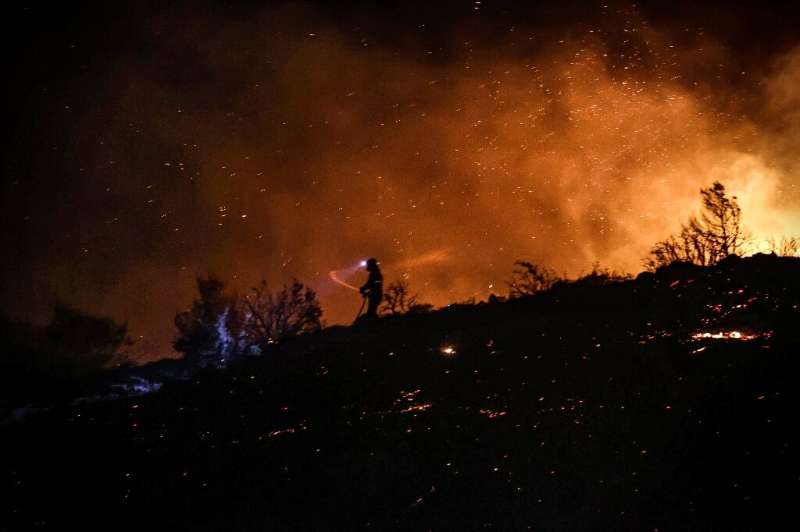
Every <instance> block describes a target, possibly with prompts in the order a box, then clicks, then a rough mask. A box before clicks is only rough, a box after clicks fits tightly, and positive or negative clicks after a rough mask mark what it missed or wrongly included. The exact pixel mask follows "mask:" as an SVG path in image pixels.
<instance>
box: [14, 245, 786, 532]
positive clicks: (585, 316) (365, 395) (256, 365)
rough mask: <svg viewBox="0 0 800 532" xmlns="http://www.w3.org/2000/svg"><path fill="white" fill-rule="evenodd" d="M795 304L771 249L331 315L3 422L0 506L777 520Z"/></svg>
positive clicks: (78, 511) (673, 521) (101, 523)
mask: <svg viewBox="0 0 800 532" xmlns="http://www.w3.org/2000/svg"><path fill="white" fill-rule="evenodd" d="M798 304H800V264H799V263H798V261H797V260H793V259H777V258H774V257H766V256H757V257H754V258H751V259H746V260H727V261H725V262H724V263H723V264H721V265H719V266H718V267H716V268H713V269H698V268H692V267H688V266H675V267H672V268H670V269H667V270H663V271H661V272H659V273H658V274H657V275H655V276H644V277H640V278H639V279H637V280H635V281H629V282H624V283H612V284H604V282H603V279H602V278H590V279H587V280H585V281H583V282H581V283H576V284H571V285H564V286H560V287H558V288H556V289H554V290H552V291H551V292H548V293H545V294H540V295H538V296H536V297H532V298H529V299H526V300H519V301H512V302H509V303H498V304H492V305H475V306H462V307H452V308H449V309H445V310H443V311H440V312H436V313H433V314H429V315H420V316H407V317H401V318H397V319H384V320H381V322H380V323H376V324H372V325H364V326H360V327H354V328H332V329H328V330H326V331H323V332H322V333H320V334H318V335H314V336H307V337H304V338H302V339H299V340H297V341H295V342H292V343H289V344H286V345H284V346H283V347H282V348H281V349H280V350H279V351H277V352H275V353H272V354H270V355H269V356H264V357H261V358H258V359H251V360H248V361H245V362H242V363H240V364H238V365H236V366H234V367H232V368H229V369H228V370H226V371H224V372H215V371H209V372H207V373H202V374H199V375H197V376H196V378H194V379H193V380H192V381H191V382H185V383H173V384H167V385H165V386H164V387H163V389H162V390H161V391H160V392H159V393H155V394H152V395H148V396H144V397H140V398H138V399H125V400H116V401H107V402H100V403H94V404H86V405H83V406H70V407H62V408H57V409H54V410H51V411H50V412H48V413H45V414H41V415H39V416H35V417H31V418H30V419H28V420H25V421H24V422H21V423H16V424H13V425H10V426H6V427H4V428H3V429H2V434H0V437H2V440H3V442H4V447H5V448H6V451H5V452H4V455H3V468H2V475H3V476H2V483H3V485H2V488H3V491H4V492H5V493H6V494H7V495H6V496H5V500H4V501H3V505H2V516H1V520H0V523H2V528H3V529H6V530H11V529H31V528H36V529H43V530H89V529H98V530H99V529H102V530H114V529H142V527H147V529H151V530H155V529H159V530H288V529H297V530H360V529H374V530H390V529H410V530H478V529H480V530H484V529H489V530H526V529H532V530H656V529H657V530H708V529H716V530H749V529H752V530H766V529H770V528H773V526H771V525H773V524H775V523H776V522H778V520H780V519H781V518H785V517H792V516H793V515H794V508H793V504H794V502H795V498H796V497H795V496H796V494H797V492H798V488H800V464H798V444H799V443H800V441H798V438H797V437H796V436H794V435H793V434H792V432H793V429H794V427H793V425H794V424H795V423H796V422H797V409H796V407H797V406H798V404H800V403H798V391H797V389H798V387H797V384H796V379H797V377H798V372H797V369H798V360H797V347H798V340H800V327H798V325H800V324H799V323H798V316H799V315H800V311H799V310H798ZM733 331H735V332H733ZM701 333H709V334H716V335H717V336H721V337H720V338H713V337H712V338H699V339H696V338H693V336H694V335H696V334H701Z"/></svg>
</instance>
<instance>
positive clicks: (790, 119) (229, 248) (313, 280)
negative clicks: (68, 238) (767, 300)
mask: <svg viewBox="0 0 800 532" xmlns="http://www.w3.org/2000/svg"><path fill="white" fill-rule="evenodd" d="M376 24H377V23H376ZM479 27H480V26H479V25H476V23H474V22H469V23H466V22H465V23H464V24H463V25H462V26H459V27H455V28H452V29H451V30H450V31H449V33H448V34H447V35H444V36H439V37H440V39H439V40H443V41H444V42H441V43H440V45H439V46H432V45H431V44H430V43H431V42H432V39H431V38H430V36H429V35H426V33H425V32H426V29H425V28H424V27H420V28H418V31H419V35H418V36H407V37H406V39H405V40H404V41H403V42H399V43H398V42H394V43H392V44H391V45H388V44H386V43H381V42H374V41H373V40H372V39H371V38H370V37H369V36H365V35H368V32H364V31H361V30H360V29H359V28H358V27H347V26H346V25H343V24H337V23H336V22H335V21H334V20H332V19H330V18H327V17H326V16H324V15H322V14H321V13H320V12H317V11H314V10H312V9H310V8H304V7H296V6H295V7H290V8H283V9H280V10H265V11H262V12H259V13H253V14H251V16H248V17H247V18H246V19H241V18H240V19H233V18H224V17H223V18H218V17H206V16H200V15H197V16H194V15H187V14H186V13H180V14H176V13H172V14H166V15H162V16H160V17H158V18H155V19H152V20H151V21H150V24H149V26H148V27H147V28H146V29H145V30H146V31H145V37H144V38H145V39H146V41H147V42H148V44H149V48H148V52H147V53H146V54H142V53H135V52H131V53H129V54H128V55H126V56H123V57H118V58H116V61H115V62H114V64H113V65H112V66H110V67H109V68H108V70H107V71H106V72H105V73H104V75H103V76H102V77H101V79H100V86H99V87H98V94H97V97H96V101H95V102H93V105H92V106H91V108H90V109H87V110H86V112H85V113H83V114H82V115H81V116H80V117H78V119H77V120H76V121H75V123H74V124H73V128H74V129H73V130H72V132H73V134H74V136H73V139H74V141H73V144H72V146H71V150H70V154H69V155H70V158H71V160H72V161H74V165H76V166H78V167H80V169H81V175H83V176H84V178H85V181H83V182H79V183H78V184H76V185H75V186H76V187H83V188H80V190H84V188H85V189H86V190H87V191H86V192H85V194H86V195H87V197H89V196H90V197H91V198H92V201H93V202H95V204H94V206H92V207H91V208H90V209H89V210H88V211H87V212H85V213H83V214H82V215H81V216H82V218H83V219H82V220H81V221H80V222H74V224H75V225H79V227H73V231H72V232H73V233H74V234H85V235H88V236H86V237H85V241H84V244H83V245H82V246H81V247H85V248H86V251H85V252H82V255H81V259H80V261H78V263H77V264H73V265H72V266H69V267H67V266H63V265H62V266H56V265H53V264H52V261H48V262H46V263H43V262H40V263H37V264H36V265H34V268H38V269H39V271H41V272H42V275H43V276H44V277H46V278H47V279H48V280H49V281H48V282H49V283H50V286H49V288H48V289H47V290H46V291H50V292H52V293H54V294H58V295H60V296H61V297H64V298H66V299H69V300H72V301H76V303H77V304H79V305H82V306H84V307H85V308H89V309H94V310H96V311H98V312H103V313H110V314H113V315H117V316H119V317H121V318H128V319H130V321H131V325H132V326H133V328H134V330H135V331H137V332H141V334H143V335H145V336H147V337H154V338H156V339H157V343H160V345H166V342H167V340H168V338H169V337H170V335H171V327H170V325H171V319H172V316H173V315H174V312H175V311H176V310H178V309H180V308H181V307H183V306H186V305H188V304H189V302H190V301H191V299H192V297H193V290H194V277H195V275H197V274H201V275H202V274H204V273H206V272H208V271H213V272H216V273H217V274H218V275H220V276H221V277H222V278H224V279H227V280H229V281H230V282H231V284H232V286H233V287H234V288H235V289H238V290H240V291H245V290H246V289H247V287H248V286H251V285H254V284H255V283H256V282H257V281H258V280H259V279H261V278H262V277H263V278H266V279H268V280H269V281H270V282H271V283H273V284H280V283H282V282H286V281H288V280H289V279H290V278H291V277H292V276H296V277H298V278H299V279H300V280H302V281H304V282H307V283H309V284H311V285H312V286H313V287H315V288H316V289H317V290H318V291H319V293H320V297H321V299H322V302H323V306H324V308H325V311H326V316H327V318H328V320H329V321H332V322H336V321H341V320H346V319H348V318H349V317H350V316H352V315H354V314H355V310H356V309H357V307H358V304H359V300H358V298H357V297H354V296H353V294H352V293H351V292H350V291H348V290H344V289H343V288H341V287H339V286H337V285H335V284H334V283H332V282H331V281H330V279H329V277H328V272H329V271H330V270H332V269H335V268H337V267H339V266H340V265H342V264H352V263H353V262H354V261H356V260H358V259H359V258H361V257H367V256H375V257H377V258H378V259H379V260H380V261H381V266H382V268H383V270H384V274H385V275H386V277H387V280H388V281H391V279H392V278H398V277H400V276H403V277H406V278H407V279H409V280H410V283H411V286H412V289H413V290H415V291H419V292H420V295H421V299H422V300H425V301H430V302H432V303H435V304H438V305H441V304H446V303H448V302H453V301H459V300H464V299H467V298H470V297H473V296H475V297H477V298H485V297H486V296H487V295H488V294H489V293H490V292H501V293H502V292H505V291H506V285H505V282H506V280H507V279H508V277H509V275H510V272H511V270H512V268H513V262H514V261H515V260H517V259H520V258H524V259H529V260H532V261H535V262H537V263H541V264H542V265H545V266H547V267H550V268H553V269H556V270H557V271H559V272H563V273H566V274H576V273H579V272H581V271H586V270H588V269H589V267H590V265H591V264H592V263H594V262H596V261H599V262H600V263H602V264H603V265H605V266H608V267H611V268H614V269H617V270H624V271H629V272H636V271H638V270H639V269H640V265H641V261H642V259H643V258H644V257H645V255H646V254H647V252H648V250H649V247H650V246H651V245H652V244H653V243H654V242H655V241H656V240H658V239H661V238H664V237H665V236H667V235H668V234H669V233H670V232H672V231H674V230H676V228H677V227H678V226H679V224H680V223H682V222H683V221H685V219H686V217H687V216H688V215H690V214H691V213H693V212H694V211H695V210H696V209H698V208H699V193H698V192H699V189H700V188H701V187H705V186H708V185H709V184H711V183H712V182H713V181H717V180H718V181H721V182H723V183H724V184H725V185H726V187H727V188H728V189H729V190H730V191H731V193H733V194H734V195H736V196H737V197H738V198H739V201H740V204H741V206H742V210H743V215H744V222H745V223H746V224H747V225H748V227H749V229H750V230H751V231H752V232H753V234H754V235H756V237H757V239H761V240H763V239H765V238H767V237H769V236H772V235H783V234H787V235H795V234H798V233H800V223H799V222H800V220H798V205H799V203H798V201H799V198H800V196H799V195H798V191H797V189H796V186H795V185H796V182H797V177H798V171H799V170H800V166H798V165H799V164H800V163H798V159H797V157H796V154H797V153H798V149H797V148H798V147H800V146H798V143H800V130H799V129H798V128H800V126H798V124H800V120H798V118H800V117H798V113H800V111H798V109H800V106H799V105H798V103H800V92H799V89H798V87H800V51H798V50H794V51H792V52H790V53H788V54H787V55H784V56H782V57H780V58H777V59H772V58H770V59H769V61H766V65H767V66H766V67H764V68H763V69H761V70H760V71H754V72H745V71H742V72H740V71H738V69H737V65H736V64H735V61H734V60H733V59H732V58H731V57H729V53H728V52H727V51H726V48H725V47H724V46H723V45H722V44H720V43H716V42H713V40H711V39H710V38H707V37H702V38H700V37H698V40H697V41H694V42H693V43H692V46H691V47H688V46H686V45H678V44H675V43H676V42H677V41H676V40H675V39H674V38H673V37H674V36H673V35H672V32H673V31H676V30H672V29H671V28H654V27H651V26H649V25H648V24H647V22H646V21H645V20H643V18H642V17H641V16H640V15H639V14H638V13H637V12H636V11H635V10H628V11H625V12H622V13H617V14H616V15H613V14H612V15H609V16H608V17H607V19H604V20H603V22H602V23H600V22H598V23H597V24H594V23H591V22H589V23H585V24H581V25H577V26H576V27H575V28H573V29H571V30H570V31H563V30H558V29H551V30H548V29H543V28H541V27H538V26H535V25H533V24H531V25H529V26H526V25H524V24H520V25H517V26H509V27H505V28H502V30H497V31H494V30H493V33H492V37H491V39H488V38H487V37H486V35H484V34H481V33H480V32H479V30H478V29H477V28H479ZM476 32H477V33H476ZM473 34H474V35H473ZM721 76H722V77H721ZM725 76H728V77H731V76H733V77H740V78H742V79H745V80H749V79H752V81H747V82H744V84H745V85H746V86H747V87H755V88H754V89H753V90H752V91H751V92H747V91H740V90H739V88H740V86H739V85H736V84H734V83H728V82H727V81H725V80H726V79H727V78H725ZM752 109H755V111H752ZM96 189H102V190H103V192H98V190H96ZM106 190H107V191H106ZM98 198H100V199H99V200H98ZM98 202H102V203H98ZM98 205H102V206H98ZM68 281H69V282H68Z"/></svg>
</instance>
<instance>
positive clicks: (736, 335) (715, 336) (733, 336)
mask: <svg viewBox="0 0 800 532" xmlns="http://www.w3.org/2000/svg"><path fill="white" fill-rule="evenodd" d="M770 336H772V333H771V332H766V333H745V332H741V331H716V332H697V333H695V334H693V335H692V340H738V341H740V342H748V341H750V340H756V339H757V338H769V337H770Z"/></svg>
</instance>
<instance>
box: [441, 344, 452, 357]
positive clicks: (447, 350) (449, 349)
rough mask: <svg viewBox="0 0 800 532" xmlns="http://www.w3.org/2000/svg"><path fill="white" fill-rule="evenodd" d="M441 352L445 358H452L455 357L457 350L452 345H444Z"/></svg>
mask: <svg viewBox="0 0 800 532" xmlns="http://www.w3.org/2000/svg"><path fill="white" fill-rule="evenodd" d="M439 352H440V353H441V354H443V355H444V356H448V357H451V356H455V354H456V348H455V347H453V346H452V345H443V346H442V348H441V349H440V350H439Z"/></svg>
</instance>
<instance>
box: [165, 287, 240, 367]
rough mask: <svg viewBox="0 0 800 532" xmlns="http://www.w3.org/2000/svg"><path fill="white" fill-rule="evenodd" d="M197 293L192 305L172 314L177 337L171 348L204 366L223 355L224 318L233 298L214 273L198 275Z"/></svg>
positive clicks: (226, 317) (225, 333) (224, 348)
mask: <svg viewBox="0 0 800 532" xmlns="http://www.w3.org/2000/svg"><path fill="white" fill-rule="evenodd" d="M197 292H198V296H199V297H198V298H197V299H195V300H194V302H193V303H192V308H191V309H190V310H188V311H185V312H179V313H178V314H177V315H176V316H175V327H176V328H177V329H178V336H177V337H176V338H175V341H174V342H173V347H174V348H175V350H176V351H178V352H180V353H184V355H185V356H186V358H187V359H190V360H191V361H193V362H196V363H199V364H201V365H204V364H205V363H207V362H209V361H210V360H211V359H216V358H220V357H224V356H225V355H226V352H225V351H226V346H225V345H224V344H225V340H226V338H227V329H226V321H228V320H229V318H228V314H229V312H231V308H232V307H233V305H232V303H233V302H234V299H233V298H232V297H231V296H229V295H228V294H226V292H225V283H224V282H222V281H221V280H219V279H217V278H216V277H214V276H213V275H210V276H208V278H206V279H202V278H199V277H198V278H197ZM234 312H235V309H234ZM230 319H233V318H230Z"/></svg>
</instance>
